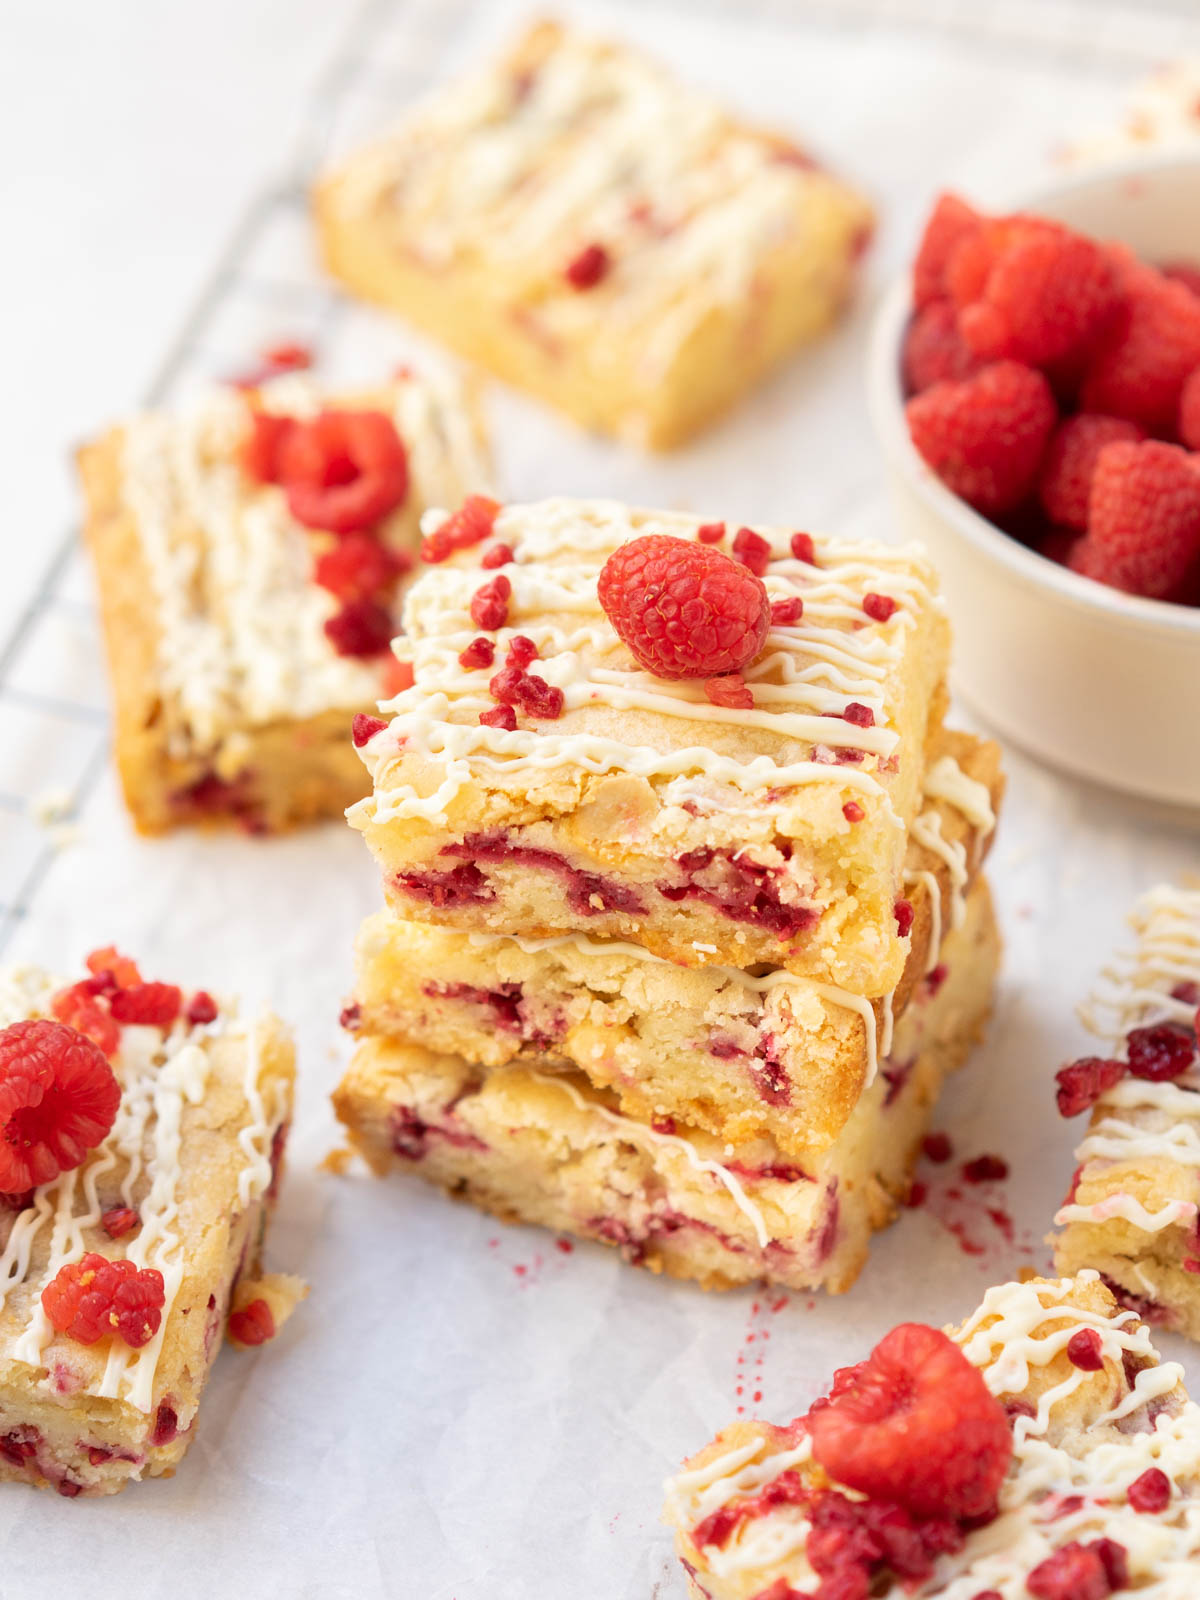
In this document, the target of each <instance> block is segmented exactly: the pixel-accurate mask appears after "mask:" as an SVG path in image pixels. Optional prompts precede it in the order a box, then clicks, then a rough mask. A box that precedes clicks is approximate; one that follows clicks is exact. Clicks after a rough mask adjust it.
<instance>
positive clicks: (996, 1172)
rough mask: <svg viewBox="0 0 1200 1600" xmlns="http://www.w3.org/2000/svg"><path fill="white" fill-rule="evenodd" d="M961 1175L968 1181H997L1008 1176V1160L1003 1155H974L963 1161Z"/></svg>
mask: <svg viewBox="0 0 1200 1600" xmlns="http://www.w3.org/2000/svg"><path fill="white" fill-rule="evenodd" d="M962 1175H963V1177H964V1178H965V1179H966V1181H967V1182H968V1183H999V1182H1001V1181H1002V1180H1003V1179H1004V1178H1007V1177H1008V1162H1007V1161H1005V1159H1004V1157H1003V1156H976V1157H975V1159H974V1160H973V1161H968V1162H966V1163H964V1165H963V1169H962Z"/></svg>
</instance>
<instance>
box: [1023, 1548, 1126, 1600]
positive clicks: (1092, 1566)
mask: <svg viewBox="0 0 1200 1600" xmlns="http://www.w3.org/2000/svg"><path fill="white" fill-rule="evenodd" d="M1113 1543H1114V1541H1113V1540H1111V1539H1093V1540H1092V1542H1091V1543H1090V1544H1080V1543H1079V1541H1078V1540H1077V1539H1072V1540H1071V1542H1070V1543H1069V1544H1063V1545H1059V1547H1058V1549H1057V1550H1053V1551H1051V1553H1050V1554H1049V1555H1048V1556H1047V1557H1046V1559H1045V1560H1044V1561H1041V1562H1039V1563H1038V1565H1037V1566H1036V1567H1034V1569H1033V1571H1032V1572H1031V1573H1030V1574H1029V1576H1028V1577H1027V1578H1026V1579H1025V1587H1026V1588H1027V1589H1028V1590H1029V1593H1030V1594H1031V1595H1033V1596H1035V1600H1107V1597H1108V1596H1109V1595H1110V1594H1112V1592H1113V1590H1114V1589H1116V1588H1120V1587H1123V1581H1122V1583H1121V1584H1115V1583H1114V1582H1113V1581H1112V1577H1111V1575H1110V1574H1111V1568H1112V1567H1113V1566H1114V1565H1116V1563H1115V1562H1114V1561H1113V1559H1112V1557H1111V1555H1109V1553H1108V1552H1107V1551H1103V1550H1101V1549H1100V1546H1101V1545H1111V1544H1113ZM1116 1549H1117V1550H1120V1551H1121V1555H1122V1556H1124V1553H1125V1552H1124V1550H1123V1549H1122V1547H1121V1546H1120V1545H1117V1546H1116ZM1106 1556H1108V1559H1107V1560H1106Z"/></svg>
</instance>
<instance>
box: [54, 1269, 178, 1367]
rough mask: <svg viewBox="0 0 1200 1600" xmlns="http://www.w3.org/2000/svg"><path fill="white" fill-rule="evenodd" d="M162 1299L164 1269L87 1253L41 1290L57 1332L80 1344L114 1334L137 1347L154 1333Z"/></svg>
mask: <svg viewBox="0 0 1200 1600" xmlns="http://www.w3.org/2000/svg"><path fill="white" fill-rule="evenodd" d="M164 1300H165V1294H164V1289H163V1277H162V1273H161V1272H158V1271H157V1270H156V1269H155V1268H153V1267H137V1266H135V1265H134V1263H133V1262H132V1261H124V1260H121V1261H109V1260H107V1259H106V1257H104V1256H101V1255H97V1254H96V1253H95V1252H94V1251H89V1252H88V1253H87V1254H86V1255H85V1256H84V1257H83V1259H82V1260H80V1261H72V1262H69V1263H68V1264H67V1265H66V1266H65V1267H60V1268H59V1269H58V1272H57V1273H56V1274H55V1275H54V1277H53V1278H52V1279H51V1280H50V1282H49V1283H48V1284H47V1285H46V1287H45V1288H44V1289H43V1290H42V1308H43V1310H44V1311H45V1313H46V1315H47V1317H49V1319H50V1322H51V1325H52V1326H53V1327H54V1328H56V1329H57V1330H58V1332H59V1333H65V1334H66V1335H67V1336H68V1338H71V1339H76V1340H78V1342H79V1343H80V1344H95V1343H96V1341H97V1340H98V1339H103V1338H105V1337H106V1336H107V1335H109V1334H113V1333H115V1334H117V1335H119V1337H120V1338H122V1339H123V1340H124V1341H125V1343H126V1344H128V1345H131V1346H132V1347H133V1348H134V1349H135V1350H137V1349H140V1348H141V1346H142V1345H144V1344H148V1343H149V1341H150V1340H151V1339H153V1337H154V1335H155V1334H156V1333H157V1332H158V1327H159V1324H160V1323H161V1321H162V1308H163V1303H164Z"/></svg>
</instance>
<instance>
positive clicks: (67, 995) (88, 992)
mask: <svg viewBox="0 0 1200 1600" xmlns="http://www.w3.org/2000/svg"><path fill="white" fill-rule="evenodd" d="M97 981H99V980H97V979H90V980H85V981H84V982H83V983H76V984H72V985H71V987H70V988H69V989H60V990H59V991H58V993H57V994H56V995H55V996H54V998H53V999H52V1000H51V1002H50V1009H51V1011H52V1012H53V1013H54V1015H55V1017H56V1018H57V1019H58V1021H59V1022H65V1023H66V1025H67V1027H69V1028H74V1029H75V1031H76V1033H81V1034H83V1036H84V1038H85V1039H90V1040H91V1041H92V1043H93V1044H94V1045H96V1046H97V1047H98V1048H99V1049H101V1050H102V1051H103V1052H104V1054H105V1055H106V1056H111V1055H113V1054H115V1052H116V1050H117V1047H118V1046H119V1045H120V1043H121V1030H120V1028H119V1027H118V1025H117V1024H116V1023H115V1022H114V1021H113V1019H112V1017H111V1016H110V1015H109V1014H108V1011H107V1010H106V1008H105V1007H104V1006H102V1005H99V1004H98V1003H97V1000H96V995H95V991H94V990H93V989H91V988H90V987H89V985H90V984H91V983H93V982H97Z"/></svg>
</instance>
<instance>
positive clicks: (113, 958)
mask: <svg viewBox="0 0 1200 1600" xmlns="http://www.w3.org/2000/svg"><path fill="white" fill-rule="evenodd" d="M84 965H85V966H86V967H87V969H88V971H89V972H90V973H92V974H93V975H94V976H96V977H99V976H100V974H101V973H105V972H106V973H108V974H109V975H110V977H111V978H112V981H113V983H114V984H115V985H116V987H117V988H118V989H132V988H133V986H134V984H136V983H141V981H142V975H141V973H140V972H139V971H138V969H137V963H136V962H134V961H131V960H130V959H129V957H128V956H123V955H121V953H120V952H119V951H118V950H117V949H116V947H115V946H113V945H111V944H108V945H105V946H104V948H103V949H102V950H92V951H89V953H88V955H87V957H86V958H85V961H84Z"/></svg>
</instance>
